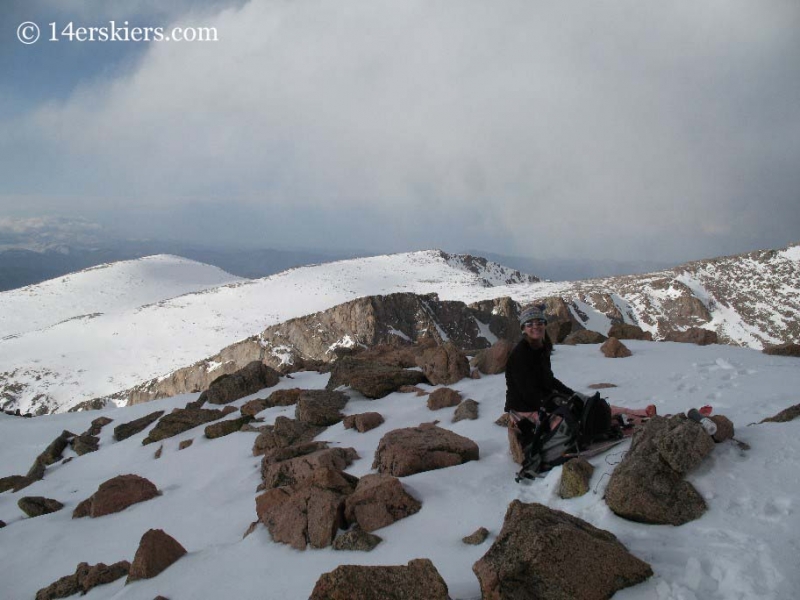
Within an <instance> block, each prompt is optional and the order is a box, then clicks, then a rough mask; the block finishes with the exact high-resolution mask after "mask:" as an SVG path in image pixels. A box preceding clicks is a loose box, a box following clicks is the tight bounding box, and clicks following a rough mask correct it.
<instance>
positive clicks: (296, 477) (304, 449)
mask: <svg viewBox="0 0 800 600" xmlns="http://www.w3.org/2000/svg"><path fill="white" fill-rule="evenodd" d="M357 458H358V453H357V452H356V451H355V449H353V448H327V447H326V444H325V442H309V443H307V444H295V445H293V446H289V447H287V448H278V449H276V450H272V451H270V452H269V453H267V454H265V455H264V458H263V459H262V461H261V478H262V479H263V480H264V487H265V488H266V489H269V488H276V487H281V486H287V485H296V484H298V483H301V482H302V481H304V480H307V479H311V478H312V477H313V475H314V472H315V471H317V470H319V469H322V468H329V469H333V470H337V471H343V470H344V469H346V468H347V467H348V466H350V464H351V463H352V462H353V461H354V460H355V459H357Z"/></svg>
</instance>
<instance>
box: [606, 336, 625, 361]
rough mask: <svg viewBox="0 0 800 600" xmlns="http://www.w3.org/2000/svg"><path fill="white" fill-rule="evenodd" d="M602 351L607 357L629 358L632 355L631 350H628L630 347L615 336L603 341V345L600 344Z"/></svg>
mask: <svg viewBox="0 0 800 600" xmlns="http://www.w3.org/2000/svg"><path fill="white" fill-rule="evenodd" d="M600 351H601V352H602V353H603V355H604V356H605V357H606V358H627V357H629V356H631V351H630V350H628V347H627V346H626V345H625V344H623V343H622V342H620V341H619V340H618V339H617V338H615V337H610V338H608V339H607V340H606V341H605V342H603V345H602V346H600Z"/></svg>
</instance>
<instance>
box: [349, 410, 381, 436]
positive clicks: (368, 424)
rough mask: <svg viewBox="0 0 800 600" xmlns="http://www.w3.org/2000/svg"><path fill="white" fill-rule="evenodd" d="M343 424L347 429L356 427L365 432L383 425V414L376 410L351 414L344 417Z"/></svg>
mask: <svg viewBox="0 0 800 600" xmlns="http://www.w3.org/2000/svg"><path fill="white" fill-rule="evenodd" d="M342 424H343V425H344V428H345V429H355V430H356V431H358V432H359V433H365V432H367V431H370V430H372V429H375V428H376V427H379V426H381V425H383V415H381V414H380V413H376V412H366V413H360V414H357V415H350V416H348V417H345V418H344V421H343V422H342Z"/></svg>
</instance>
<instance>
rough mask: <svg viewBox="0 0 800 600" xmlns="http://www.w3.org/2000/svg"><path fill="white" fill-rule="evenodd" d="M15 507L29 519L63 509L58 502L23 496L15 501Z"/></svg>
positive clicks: (41, 497)
mask: <svg viewBox="0 0 800 600" xmlns="http://www.w3.org/2000/svg"><path fill="white" fill-rule="evenodd" d="M17 506H19V508H20V510H21V511H22V512H24V513H25V514H26V515H28V516H29V517H40V516H42V515H49V514H50V513H54V512H56V511H59V510H61V509H62V508H64V505H63V504H61V502H59V501H58V500H53V499H52V498H45V497H44V496H25V497H24V498H20V499H19V500H17Z"/></svg>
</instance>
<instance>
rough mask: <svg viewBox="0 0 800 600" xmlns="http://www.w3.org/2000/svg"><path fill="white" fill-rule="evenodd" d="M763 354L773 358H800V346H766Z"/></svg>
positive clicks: (788, 343)
mask: <svg viewBox="0 0 800 600" xmlns="http://www.w3.org/2000/svg"><path fill="white" fill-rule="evenodd" d="M762 352H764V354H769V355H771V356H794V357H800V344H793V343H791V342H787V343H785V344H778V345H776V346H764V350H762Z"/></svg>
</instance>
